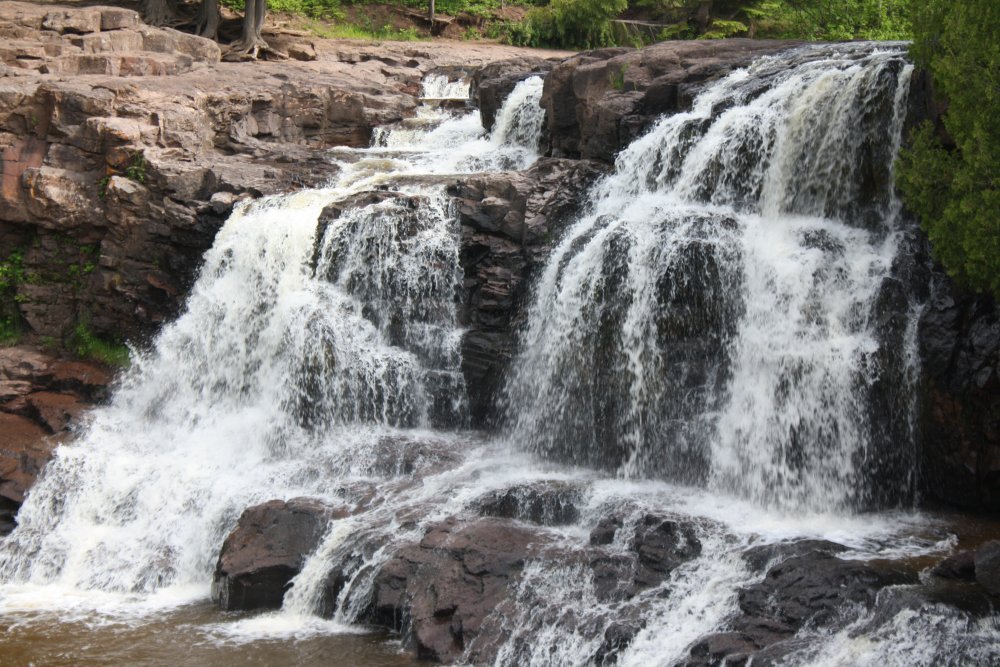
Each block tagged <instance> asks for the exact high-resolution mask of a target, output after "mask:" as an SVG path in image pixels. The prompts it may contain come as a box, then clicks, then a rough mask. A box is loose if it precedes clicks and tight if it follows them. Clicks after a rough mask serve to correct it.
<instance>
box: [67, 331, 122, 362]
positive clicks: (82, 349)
mask: <svg viewBox="0 0 1000 667" xmlns="http://www.w3.org/2000/svg"><path fill="white" fill-rule="evenodd" d="M67 348H68V349H69V350H70V351H71V352H72V353H73V354H75V355H76V356H78V357H80V358H82V359H93V360H95V361H99V362H101V363H103V364H107V365H108V366H117V367H119V368H126V367H127V366H128V365H129V364H130V363H131V354H130V352H129V349H128V347H127V346H125V345H123V344H121V343H118V342H112V341H108V340H106V339H104V338H102V337H100V336H98V335H96V334H95V333H94V332H93V331H91V330H90V327H89V326H87V324H86V323H85V322H78V323H77V325H76V326H75V327H74V328H73V333H72V334H71V335H70V337H69V341H68V343H67Z"/></svg>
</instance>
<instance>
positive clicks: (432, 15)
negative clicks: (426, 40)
mask: <svg viewBox="0 0 1000 667" xmlns="http://www.w3.org/2000/svg"><path fill="white" fill-rule="evenodd" d="M430 2H431V7H430V11H429V12H428V13H427V15H428V18H427V20H428V21H429V22H430V24H431V34H432V35H433V34H434V0H430Z"/></svg>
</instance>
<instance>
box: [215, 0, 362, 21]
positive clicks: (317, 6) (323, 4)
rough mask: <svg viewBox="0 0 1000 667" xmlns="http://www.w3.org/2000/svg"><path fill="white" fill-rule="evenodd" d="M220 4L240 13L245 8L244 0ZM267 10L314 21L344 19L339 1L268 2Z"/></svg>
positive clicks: (288, 0) (293, 0)
mask: <svg viewBox="0 0 1000 667" xmlns="http://www.w3.org/2000/svg"><path fill="white" fill-rule="evenodd" d="M219 4H221V5H223V6H225V7H228V8H230V9H232V10H234V11H238V12H242V11H243V8H244V0H219ZM267 10H268V11H269V12H287V13H289V14H301V15H302V16H308V17H310V18H314V19H319V18H325V19H343V18H344V11H343V9H341V7H340V2H339V0H267Z"/></svg>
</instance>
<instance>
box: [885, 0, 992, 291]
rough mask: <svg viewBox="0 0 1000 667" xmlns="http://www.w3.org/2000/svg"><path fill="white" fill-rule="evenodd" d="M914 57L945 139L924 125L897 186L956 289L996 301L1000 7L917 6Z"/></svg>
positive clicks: (980, 1)
mask: <svg viewBox="0 0 1000 667" xmlns="http://www.w3.org/2000/svg"><path fill="white" fill-rule="evenodd" d="M914 32H915V39H914V44H913V49H912V52H913V55H914V57H915V58H916V60H917V62H918V63H920V64H921V65H923V66H924V67H926V68H928V70H929V71H930V73H931V75H932V76H933V78H934V87H935V91H936V93H937V94H939V95H940V96H942V97H943V98H944V100H946V101H947V103H948V108H947V111H946V112H945V114H944V117H943V119H942V120H943V129H944V131H945V132H946V136H942V133H941V132H940V131H939V130H938V129H937V128H934V127H932V126H931V124H930V123H926V124H925V125H924V126H923V127H921V128H920V129H919V131H918V132H916V134H915V135H914V137H913V140H912V143H911V146H910V147H909V149H908V150H905V151H903V153H902V155H901V157H900V161H899V165H898V171H897V173H898V182H899V186H900V189H901V191H902V193H903V197H904V200H905V202H906V204H907V206H908V207H909V208H910V210H912V211H913V212H914V213H916V214H917V216H918V217H919V218H920V220H921V223H922V225H923V227H924V229H925V230H926V231H927V235H928V237H929V238H930V240H931V245H932V247H933V250H934V254H935V256H936V257H937V258H938V259H939V260H940V261H941V263H942V264H943V265H944V267H945V268H946V269H947V271H948V272H949V273H950V274H951V275H952V276H954V277H955V278H956V279H957V280H958V281H959V282H961V283H963V284H965V285H967V286H968V287H970V288H972V289H975V290H979V291H990V292H992V293H993V294H995V295H997V296H1000V3H998V2H996V0H927V1H926V2H925V3H918V4H917V5H915V12H914Z"/></svg>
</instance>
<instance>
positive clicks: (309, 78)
mask: <svg viewBox="0 0 1000 667" xmlns="http://www.w3.org/2000/svg"><path fill="white" fill-rule="evenodd" d="M52 26H56V27H52ZM0 32H3V33H5V34H7V35H11V36H12V37H13V39H12V40H11V41H10V42H9V43H8V44H6V45H5V48H4V49H3V50H2V51H0V58H2V59H3V62H4V66H5V69H4V74H5V75H6V76H5V77H4V79H3V81H4V84H3V94H2V95H0V150H2V151H3V162H2V167H0V168H2V182H3V189H2V192H0V204H2V206H0V211H2V213H0V261H3V260H7V259H8V258H9V257H12V256H14V255H18V256H20V257H21V258H22V259H21V260H20V269H21V271H22V275H23V280H21V281H20V282H19V284H18V285H17V286H16V294H15V297H16V299H17V306H18V312H19V317H20V318H21V320H22V326H23V327H24V328H25V329H27V330H28V331H29V332H32V333H34V334H37V335H39V336H50V337H54V338H56V339H59V338H61V337H63V336H65V335H66V333H67V329H68V328H72V327H73V325H74V323H76V322H78V321H83V320H86V321H87V322H88V324H89V326H90V327H92V329H93V330H94V331H95V332H97V333H99V334H105V335H108V336H109V337H115V338H119V339H120V338H130V339H135V338H137V337H141V336H143V335H145V334H149V333H151V332H152V331H153V330H154V329H155V328H156V327H157V326H158V325H159V323H161V322H162V321H163V320H164V319H166V318H168V317H170V316H171V315H172V314H174V313H175V312H176V311H177V309H178V307H179V305H180V303H181V302H182V300H183V297H184V295H185V293H186V290H187V288H188V287H189V286H190V284H191V282H192V280H193V277H194V273H195V270H196V269H197V267H198V265H199V263H200V261H201V256H202V254H203V253H204V251H205V250H206V249H207V248H208V247H209V246H210V245H211V243H212V241H213V239H214V235H215V232H216V231H217V230H218V228H219V227H220V226H221V224H222V221H223V220H224V218H225V216H226V215H227V214H228V211H229V209H230V208H231V206H232V204H233V203H234V202H235V201H236V200H237V199H239V198H240V197H241V196H260V195H261V194H266V193H271V192H280V191H285V190H289V189H293V188H296V187H301V186H302V185H303V184H308V183H313V182H316V181H317V180H321V179H323V178H325V177H326V175H327V174H328V173H329V167H328V165H327V164H326V162H325V161H324V160H323V159H322V157H321V156H320V155H319V154H318V153H317V152H316V151H315V150H314V149H316V148H323V147H327V146H335V145H351V146H358V145H365V144H367V142H368V139H369V136H370V134H371V130H372V128H373V127H374V126H376V125H380V124H384V123H387V122H392V121H396V120H399V119H401V118H403V117H405V116H407V115H409V114H410V113H412V110H413V108H414V106H415V100H414V98H413V97H412V95H410V94H408V93H407V92H405V91H403V90H401V89H400V88H401V87H403V86H404V84H402V83H400V82H401V81H405V85H410V84H412V82H413V81H414V80H419V71H417V72H410V71H408V70H407V68H401V69H403V70H407V71H405V72H397V71H395V70H389V68H385V66H384V65H381V64H379V65H378V66H372V67H367V68H366V67H365V66H364V65H362V66H361V69H372V70H374V71H372V72H370V73H368V74H366V75H364V76H357V75H354V76H349V75H348V74H347V73H346V68H345V67H343V66H341V65H340V64H339V63H328V64H327V66H326V67H324V66H322V65H321V64H319V63H309V64H298V65H297V66H296V67H294V68H288V67H285V68H283V67H281V65H280V64H273V63H242V64H240V63H220V62H219V48H218V46H217V45H216V44H215V43H214V42H211V41H209V40H205V39H202V38H199V37H194V36H191V35H186V34H183V33H179V32H177V31H173V30H166V29H156V28H151V27H149V26H145V25H143V24H142V23H141V22H140V21H139V18H138V15H137V14H135V12H131V11H128V10H123V9H117V8H102V7H91V8H72V9H70V8H59V7H53V6H36V5H27V4H23V3H9V2H3V3H0ZM383 69H386V70H387V72H388V73H387V74H385V73H382V70H383Z"/></svg>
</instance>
